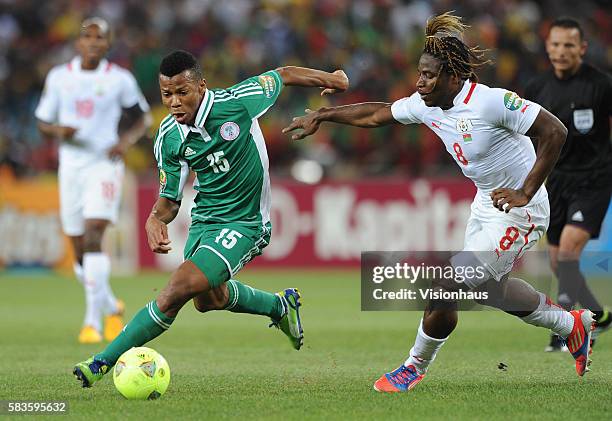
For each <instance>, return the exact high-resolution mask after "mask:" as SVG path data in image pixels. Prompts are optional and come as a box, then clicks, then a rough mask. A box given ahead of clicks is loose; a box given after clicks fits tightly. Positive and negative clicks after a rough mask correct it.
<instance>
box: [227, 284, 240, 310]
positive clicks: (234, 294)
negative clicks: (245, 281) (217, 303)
mask: <svg viewBox="0 0 612 421" xmlns="http://www.w3.org/2000/svg"><path fill="white" fill-rule="evenodd" d="M237 283H238V281H236V280H234V279H230V280H229V281H227V291H228V299H227V306H225V309H224V310H231V309H233V308H234V307H236V304H238V295H239V294H238V286H237V285H236V284H237Z"/></svg>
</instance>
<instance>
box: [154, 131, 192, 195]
mask: <svg viewBox="0 0 612 421" xmlns="http://www.w3.org/2000/svg"><path fill="white" fill-rule="evenodd" d="M154 153H155V159H156V160H157V169H158V172H159V196H160V197H165V198H167V199H170V200H173V201H175V202H180V201H181V199H182V198H183V188H184V187H185V183H186V182H187V178H188V176H189V166H188V165H187V162H186V161H185V160H183V159H180V158H179V157H178V156H177V154H176V153H175V152H174V151H173V148H172V142H171V139H167V138H166V134H165V133H164V130H162V128H161V127H160V129H159V130H158V133H157V136H156V140H155V143H154Z"/></svg>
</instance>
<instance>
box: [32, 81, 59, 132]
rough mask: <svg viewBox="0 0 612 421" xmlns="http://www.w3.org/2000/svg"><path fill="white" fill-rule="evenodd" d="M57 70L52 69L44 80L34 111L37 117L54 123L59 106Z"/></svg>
mask: <svg viewBox="0 0 612 421" xmlns="http://www.w3.org/2000/svg"><path fill="white" fill-rule="evenodd" d="M58 76H59V75H58V74H57V70H55V69H52V70H51V71H50V72H49V74H48V75H47V78H46V80H45V87H44V89H43V91H42V94H41V96H40V101H39V102H38V106H37V107H36V111H34V115H35V116H36V118H37V119H39V120H42V121H44V122H45V123H55V122H56V121H57V118H58V113H59V106H60V87H59V82H58Z"/></svg>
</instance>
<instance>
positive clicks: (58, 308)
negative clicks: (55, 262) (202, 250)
mask: <svg viewBox="0 0 612 421" xmlns="http://www.w3.org/2000/svg"><path fill="white" fill-rule="evenodd" d="M166 279H167V275H163V274H157V273H155V274H141V275H138V276H136V277H115V278H113V287H114V289H115V291H116V293H117V295H118V296H120V297H122V298H123V299H124V300H125V301H126V303H127V306H128V309H127V316H128V318H129V317H130V316H132V315H133V314H134V312H136V311H138V310H139V309H140V308H142V306H144V304H146V303H147V301H148V300H151V299H152V298H153V297H154V296H155V294H156V291H158V290H159V288H161V287H162V286H163V285H164V284H165V282H166ZM238 279H240V280H242V281H243V282H246V283H248V284H250V285H252V286H256V287H258V288H261V289H266V290H270V291H277V290H280V289H282V288H284V287H290V286H296V287H299V288H300V289H301V291H302V295H303V302H304V305H303V307H302V318H303V323H304V330H305V345H304V348H302V350H301V351H299V352H297V351H294V350H293V349H291V348H290V345H289V342H288V341H287V340H286V338H285V337H284V336H283V335H282V333H280V332H279V331H277V330H276V329H268V327H267V323H268V321H267V320H266V319H265V318H262V317H257V316H251V315H243V314H232V313H227V312H215V313H208V314H200V313H197V312H196V311H195V310H194V308H193V306H191V305H188V306H187V307H186V308H185V309H184V310H183V311H182V312H181V313H180V314H179V317H178V318H177V320H176V322H175V323H174V325H173V326H172V328H171V329H170V330H169V331H168V332H167V333H165V334H164V335H162V336H161V337H160V338H158V339H156V340H155V341H153V342H151V343H150V344H149V345H148V346H150V347H152V348H155V349H156V350H157V351H159V352H160V353H161V354H163V355H164V356H165V357H166V359H167V360H168V362H169V364H170V368H171V372H172V381H171V383H170V387H169V389H168V392H167V393H166V394H165V395H164V396H163V397H162V398H161V399H159V400H158V401H150V402H133V401H127V400H125V399H124V398H123V397H122V396H121V395H120V394H119V393H118V392H117V391H116V390H115V388H114V386H113V382H112V377H111V376H110V375H109V376H108V378H105V379H104V380H103V381H102V382H100V383H98V384H96V385H95V387H93V388H92V389H82V388H81V387H80V386H79V384H78V383H77V381H76V380H75V379H74V378H73V376H72V374H71V368H72V365H73V364H74V363H75V362H78V361H81V360H83V359H85V358H87V357H89V356H90V355H92V354H93V353H94V352H96V351H97V350H99V349H100V348H101V347H100V346H93V345H92V346H85V345H79V344H78V343H77V342H76V336H77V333H78V330H79V328H80V323H81V321H82V316H83V306H84V298H83V292H82V289H81V286H80V285H79V284H78V283H77V282H76V281H74V280H72V279H69V278H67V277H62V276H57V275H32V276H26V275H19V276H17V275H9V274H7V273H0V297H1V305H0V321H1V327H0V400H33V401H50V400H53V401H59V400H66V401H68V402H69V414H68V416H67V417H68V418H70V419H73V418H74V419H122V420H123V419H138V420H155V419H181V420H183V419H211V420H217V419H243V420H251V419H296V420H297V419H300V420H304V419H326V420H328V419H351V420H353V419H398V420H399V419H483V420H486V419H534V420H540V419H560V420H568V419H569V420H571V419H610V417H611V414H612V399H611V396H612V333H607V334H604V335H603V336H602V337H601V338H600V340H599V343H598V345H597V347H596V348H595V353H594V354H593V364H592V371H591V372H590V373H587V375H586V376H585V378H583V379H579V378H578V377H577V376H576V374H575V371H574V367H573V360H572V358H571V357H570V356H569V355H568V354H546V353H544V352H543V348H544V345H545V344H546V342H547V339H548V333H547V332H546V331H545V330H544V329H538V328H535V327H532V326H528V325H525V324H524V323H522V322H521V321H519V320H517V319H515V318H513V317H511V316H508V315H505V314H503V313H501V312H497V311H486V312H466V313H462V314H461V315H460V320H459V326H458V327H457V330H456V331H455V332H454V334H453V335H452V336H451V339H450V340H449V341H448V342H447V343H446V344H445V345H444V347H443V348H442V350H441V351H440V353H439V354H438V358H437V360H436V361H435V363H434V364H433V365H432V367H431V368H430V370H429V373H428V375H427V377H426V378H425V379H424V381H423V382H421V383H420V384H419V386H418V387H416V388H415V389H414V390H413V391H412V392H410V393H406V394H401V395H381V394H378V393H376V392H374V390H373V389H372V384H373V382H374V381H375V380H376V379H377V378H378V376H380V375H381V374H382V373H384V372H385V371H389V370H391V369H394V368H396V367H397V366H398V365H399V364H400V363H401V362H402V361H403V360H404V358H405V357H406V355H407V353H408V350H409V348H410V346H411V344H412V341H413V339H414V335H415V331H416V326H417V324H418V320H419V318H420V314H419V313H415V312H371V313H366V312H361V311H360V304H359V273H358V272H354V271H304V270H294V271H260V270H257V271H248V270H245V271H243V272H241V273H240V276H238ZM500 362H503V363H505V364H506V365H507V366H508V369H507V370H506V371H502V370H499V369H498V364H499V363H500ZM53 419H58V418H53ZM59 419H61V418H59Z"/></svg>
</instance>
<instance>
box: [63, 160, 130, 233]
mask: <svg viewBox="0 0 612 421" xmlns="http://www.w3.org/2000/svg"><path fill="white" fill-rule="evenodd" d="M124 167H125V166H124V164H123V161H120V160H117V161H111V160H110V159H107V158H102V159H100V160H99V161H98V162H96V163H94V164H91V165H88V166H85V167H81V166H70V165H61V164H60V168H59V190H60V218H61V221H62V228H63V230H64V232H65V233H66V234H67V235H69V236H79V235H83V234H84V232H85V220H86V219H105V220H107V221H110V222H111V223H115V221H116V220H117V215H118V213H119V203H120V199H121V185H122V182H123V173H124Z"/></svg>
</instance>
